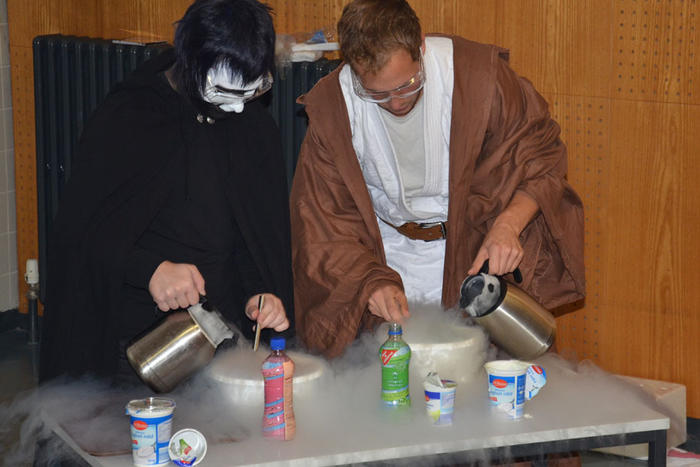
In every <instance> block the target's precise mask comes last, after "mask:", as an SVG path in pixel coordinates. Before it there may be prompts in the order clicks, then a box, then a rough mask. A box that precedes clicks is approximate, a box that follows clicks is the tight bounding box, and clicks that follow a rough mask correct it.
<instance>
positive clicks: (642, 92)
mask: <svg viewBox="0 0 700 467" xmlns="http://www.w3.org/2000/svg"><path fill="white" fill-rule="evenodd" d="M699 13H700V7H699V6H698V5H697V4H696V2H695V0H690V1H683V0H680V1H679V0H675V1H666V2H658V1H656V2H652V1H647V0H644V1H641V0H621V1H616V2H614V11H613V16H614V20H613V25H614V28H615V29H614V33H613V47H612V48H613V54H614V64H615V75H614V77H613V78H614V79H613V81H612V82H613V83H614V84H613V95H614V96H615V97H619V98H622V99H635V100H653V101H663V102H679V103H681V102H683V103H693V104H700V79H698V72H700V70H699V68H698V67H699V66H700V61H699V59H698V54H697V50H698V48H697V44H696V41H697V39H698V30H697V29H698V28H697V27H698V14H699Z"/></svg>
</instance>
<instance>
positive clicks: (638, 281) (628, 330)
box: [603, 100, 700, 413]
mask: <svg viewBox="0 0 700 467" xmlns="http://www.w3.org/2000/svg"><path fill="white" fill-rule="evenodd" d="M612 115H613V121H612V124H611V131H612V134H613V135H614V136H615V137H614V138H613V139H612V142H611V152H610V158H611V163H610V172H609V173H608V174H606V176H605V181H606V192H605V193H604V195H603V197H604V199H605V200H606V202H607V205H608V208H607V209H608V212H607V215H606V223H607V231H608V232H607V234H606V241H607V243H608V244H609V245H610V248H609V249H608V254H607V255H606V257H605V258H604V263H603V268H604V269H606V270H607V271H619V273H617V274H613V275H611V276H610V277H609V278H608V281H609V289H610V293H607V294H606V296H605V302H604V303H605V305H606V309H607V310H609V312H608V313H607V314H606V326H605V327H604V338H603V342H604V345H605V364H606V366H607V367H609V368H610V369H611V370H613V371H618V372H627V373H637V374H638V375H648V376H649V377H654V378H659V379H666V380H670V381H679V382H685V383H686V384H688V385H689V386H690V388H689V389H690V390H689V395H688V397H689V402H692V403H691V404H690V405H691V407H697V404H698V396H699V394H698V389H697V388H698V386H697V381H698V372H697V369H698V366H697V363H695V364H693V363H692V361H693V360H694V361H697V355H698V350H700V346H699V344H698V343H699V342H700V339H698V331H699V330H700V328H698V327H697V324H698V308H697V303H698V300H700V288H698V287H695V286H694V285H693V284H696V283H697V281H698V280H700V271H699V270H698V268H694V267H693V264H694V263H696V262H697V254H696V252H697V238H698V237H697V234H698V233H699V232H698V219H697V213H698V212H700V186H699V185H698V184H697V180H698V177H700V165H698V163H697V158H696V156H695V155H694V153H695V152H696V150H697V149H696V148H698V147H700V132H699V131H698V130H700V128H698V126H699V125H698V122H700V109H699V108H698V107H697V106H688V105H678V104H658V103H646V102H639V101H636V102H634V101H622V100H617V101H614V103H613V112H612ZM696 413H697V412H696Z"/></svg>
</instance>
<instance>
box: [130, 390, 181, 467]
mask: <svg viewBox="0 0 700 467" xmlns="http://www.w3.org/2000/svg"><path fill="white" fill-rule="evenodd" d="M174 410H175V401H174V400H172V399H163V398H159V397H149V398H146V399H136V400H132V401H130V402H129V403H128V404H127V405H126V414H127V415H129V416H130V417H131V420H130V425H131V451H132V454H133V459H134V465H137V466H151V465H166V464H168V463H170V456H169V455H168V443H169V442H170V433H171V431H172V426H173V411H174Z"/></svg>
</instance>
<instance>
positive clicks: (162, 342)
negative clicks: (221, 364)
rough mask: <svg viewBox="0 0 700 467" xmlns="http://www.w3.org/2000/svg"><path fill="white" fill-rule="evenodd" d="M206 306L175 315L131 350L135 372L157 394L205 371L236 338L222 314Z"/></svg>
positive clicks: (127, 353) (128, 357) (199, 306)
mask: <svg viewBox="0 0 700 467" xmlns="http://www.w3.org/2000/svg"><path fill="white" fill-rule="evenodd" d="M206 306H207V305H206V302H205V303H204V306H203V304H202V303H198V304H196V305H193V306H191V307H189V308H188V309H187V311H175V312H171V313H170V314H169V315H168V316H167V317H166V318H165V319H164V320H163V321H162V322H161V323H159V324H158V326H156V327H155V328H153V329H152V330H150V331H149V332H147V333H146V334H144V335H143V336H141V337H140V338H139V339H137V340H136V341H134V342H133V343H132V344H130V345H129V346H128V347H127V349H126V356H127V359H128V360H129V363H130V364H131V366H132V368H133V369H134V370H135V371H136V373H137V374H138V375H139V377H140V378H141V380H142V381H143V382H144V383H146V384H147V385H148V386H149V387H150V388H151V389H153V390H154V391H155V392H158V393H160V392H169V391H171V390H173V389H174V388H175V386H177V385H178V384H179V383H180V382H181V381H182V380H184V379H185V378H187V377H189V376H190V375H192V374H194V373H195V372H197V371H198V370H200V369H201V368H203V367H205V366H206V365H207V364H208V363H209V362H210V361H211V360H212V358H213V357H214V352H215V351H216V348H217V346H218V345H219V344H220V343H221V342H223V341H224V340H225V339H230V338H233V337H234V334H235V333H234V332H233V330H232V329H231V326H230V325H229V324H227V323H226V322H225V320H224V318H223V317H222V316H221V314H220V313H219V312H218V311H216V310H212V309H209V308H208V307H206ZM205 307H206V308H205Z"/></svg>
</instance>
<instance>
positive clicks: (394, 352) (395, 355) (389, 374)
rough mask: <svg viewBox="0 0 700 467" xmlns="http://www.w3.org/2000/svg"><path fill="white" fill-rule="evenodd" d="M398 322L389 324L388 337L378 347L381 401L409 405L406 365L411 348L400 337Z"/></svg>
mask: <svg viewBox="0 0 700 467" xmlns="http://www.w3.org/2000/svg"><path fill="white" fill-rule="evenodd" d="M402 334H403V331H402V330H401V325H400V324H399V323H390V324H389V338H388V339H387V340H386V342H384V344H382V346H381V347H380V348H379V357H380V358H381V363H382V402H383V403H384V405H387V406H391V407H399V406H409V405H411V396H410V395H409V393H408V365H409V363H410V361H411V348H410V347H409V346H408V344H407V343H406V342H404V340H403V339H402V338H401V335H402Z"/></svg>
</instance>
